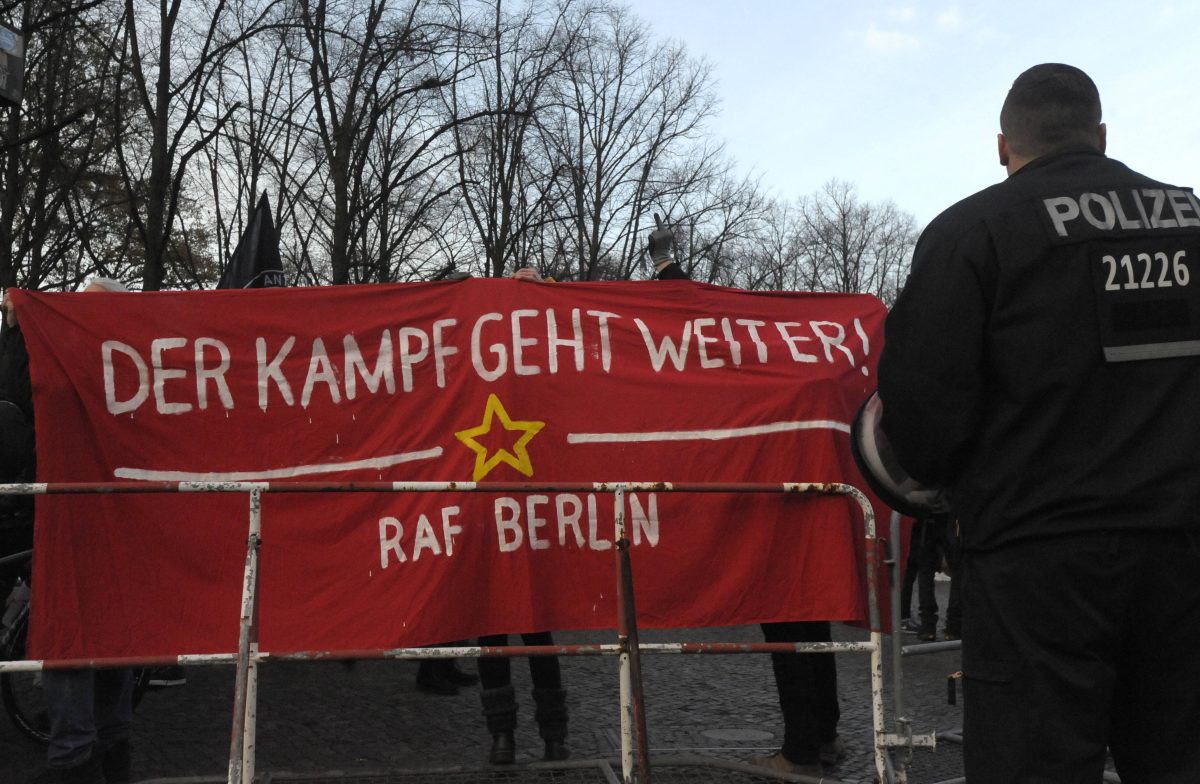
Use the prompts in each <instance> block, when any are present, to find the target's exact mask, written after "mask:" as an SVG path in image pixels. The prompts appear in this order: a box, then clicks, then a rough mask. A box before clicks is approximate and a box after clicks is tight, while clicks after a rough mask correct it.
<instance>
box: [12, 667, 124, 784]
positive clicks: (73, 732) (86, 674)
mask: <svg viewBox="0 0 1200 784" xmlns="http://www.w3.org/2000/svg"><path fill="white" fill-rule="evenodd" d="M98 681H99V683H100V684H101V685H99V686H98V685H97V684H98ZM42 686H43V688H44V690H45V694H46V706H47V709H48V711H49V714H50V740H49V743H48V744H47V747H46V768H45V770H43V771H41V772H40V773H39V774H37V776H35V777H34V779H33V782H34V784H105V782H106V776H105V752H106V751H107V750H108V749H110V748H114V749H115V748H116V747H117V745H118V742H119V741H124V746H123V751H128V740H129V732H130V727H131V725H132V719H133V705H132V695H133V674H132V672H131V671H130V670H128V669H121V670H112V671H108V672H104V673H97V672H96V671H95V670H46V671H45V672H43V673H42ZM121 753H122V751H117V752H115V754H114V758H113V763H112V770H113V774H114V778H112V779H107V780H108V781H114V782H121V781H122V778H121V776H122V775H124V777H125V778H124V780H125V781H128V780H129V765H128V763H127V761H124V760H118V759H117V756H116V755H119V754H121Z"/></svg>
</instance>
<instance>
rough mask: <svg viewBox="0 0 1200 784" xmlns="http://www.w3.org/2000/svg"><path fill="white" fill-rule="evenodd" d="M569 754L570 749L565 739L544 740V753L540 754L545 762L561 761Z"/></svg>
mask: <svg viewBox="0 0 1200 784" xmlns="http://www.w3.org/2000/svg"><path fill="white" fill-rule="evenodd" d="M570 756H571V749H570V748H569V747H568V746H567V744H566V742H565V741H561V740H548V741H546V753H545V754H543V755H542V759H544V760H545V761H546V762H562V761H563V760H565V759H566V758H567V757H570Z"/></svg>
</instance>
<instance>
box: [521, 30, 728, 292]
mask: <svg viewBox="0 0 1200 784" xmlns="http://www.w3.org/2000/svg"><path fill="white" fill-rule="evenodd" d="M581 40H582V41H584V42H585V45H583V46H580V47H576V48H575V49H574V50H573V51H572V52H571V55H570V57H568V58H567V60H566V66H567V70H566V77H567V78H566V79H564V80H561V82H560V83H559V85H558V88H557V89H558V100H557V104H556V105H555V106H554V107H552V109H551V110H550V111H548V112H544V113H543V120H542V122H541V123H540V129H541V138H542V140H543V144H544V145H545V146H546V148H547V151H548V152H547V157H548V159H549V160H550V161H552V162H553V167H554V168H553V169H552V170H551V171H558V170H561V171H563V172H565V173H566V174H567V175H568V176H567V177H565V178H562V179H559V178H555V179H554V182H555V184H556V185H558V187H559V191H558V192H557V193H556V194H555V195H556V196H557V198H558V200H559V203H561V204H563V205H564V207H565V208H566V209H568V210H569V220H568V227H569V228H568V230H566V231H563V232H562V233H561V234H560V235H559V237H558V238H557V240H558V244H559V246H560V247H562V248H563V249H564V251H566V252H568V253H569V254H570V256H571V258H572V267H573V269H572V272H573V274H574V275H575V276H576V277H578V278H580V279H584V280H591V279H595V278H598V277H628V275H629V273H630V271H631V270H632V269H633V268H634V267H635V266H636V265H637V264H638V258H639V256H638V254H639V253H640V249H641V245H642V242H643V237H642V234H643V233H644V232H643V231H642V230H641V229H642V227H643V225H644V224H643V222H644V221H646V220H648V218H649V212H650V211H651V210H652V207H653V205H655V204H656V203H658V202H659V201H661V200H662V199H663V197H664V195H665V194H666V193H668V192H669V188H671V187H674V186H673V184H672V182H671V180H676V181H677V180H678V179H679V178H678V177H674V178H671V179H670V180H669V179H667V178H665V177H663V176H662V174H663V169H664V168H665V167H666V166H667V165H669V164H671V163H675V162H678V160H679V158H680V156H683V157H686V154H687V153H688V152H690V150H689V149H688V145H689V144H691V143H693V142H698V141H699V140H701V139H702V137H703V123H704V121H705V120H706V119H707V118H708V117H710V116H711V115H712V113H713V112H714V111H715V103H714V99H713V96H712V92H711V83H710V71H709V68H708V67H707V66H706V65H704V64H703V63H699V62H697V61H695V60H693V59H692V58H690V57H689V56H688V54H687V51H686V49H684V48H683V47H681V46H677V45H666V44H662V43H661V42H659V41H655V40H653V39H652V38H651V36H650V33H649V31H648V29H647V28H646V27H645V25H644V24H642V23H641V22H639V21H638V20H637V19H636V18H635V17H634V16H633V15H632V14H631V13H630V12H629V11H628V10H627V9H625V8H623V7H620V6H604V7H603V8H602V9H601V10H600V11H598V12H597V13H594V14H591V15H589V17H588V22H587V24H586V25H584V27H583V30H582V39H581ZM559 183H561V185H559Z"/></svg>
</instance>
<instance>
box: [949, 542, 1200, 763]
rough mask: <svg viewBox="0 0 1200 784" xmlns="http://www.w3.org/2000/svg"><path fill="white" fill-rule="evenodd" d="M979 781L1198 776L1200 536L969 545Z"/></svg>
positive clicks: (967, 672) (968, 631) (971, 750)
mask: <svg viewBox="0 0 1200 784" xmlns="http://www.w3.org/2000/svg"><path fill="white" fill-rule="evenodd" d="M963 570H964V582H963V622H964V624H965V626H964V629H963V675H964V679H963V695H964V714H963V740H964V749H963V752H964V761H965V765H966V778H967V780H968V781H969V782H971V784H1009V783H1010V782H1012V783H1015V782H1031V781H1053V782H1062V783H1063V784H1071V783H1073V782H1079V783H1080V784H1095V782H1097V781H1100V779H1101V777H1102V773H1103V769H1104V759H1105V748H1106V747H1108V748H1111V750H1112V755H1113V760H1114V762H1115V763H1116V767H1117V773H1118V774H1119V775H1120V777H1121V780H1122V781H1123V782H1125V784H1195V782H1200V667H1197V651H1198V650H1200V547H1198V542H1197V536H1196V535H1187V534H1183V533H1152V532H1143V533H1131V532H1127V533H1115V532H1101V533H1093V534H1076V535H1069V536H1062V537H1058V538H1054V539H1042V540H1035V541H1030V542H1023V543H1018V544H1013V545H1009V546H1006V547H1002V548H1000V549H997V550H994V551H990V552H986V553H967V554H966V555H965V556H964V559H963Z"/></svg>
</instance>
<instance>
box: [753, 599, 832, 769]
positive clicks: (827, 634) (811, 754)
mask: <svg viewBox="0 0 1200 784" xmlns="http://www.w3.org/2000/svg"><path fill="white" fill-rule="evenodd" d="M762 631H763V639H765V640H766V641H767V642H829V641H830V640H832V639H833V636H832V633H831V631H830V626H829V621H786V622H782V623H764V624H763V625H762ZM835 655H836V654H832V653H772V654H771V666H772V667H773V668H774V670H775V687H776V689H777V690H778V692H779V707H780V709H781V710H782V711H783V749H782V751H783V756H784V757H786V758H787V759H789V760H791V761H792V762H795V763H797V764H801V765H803V764H808V763H813V762H817V759H818V757H817V753H818V750H819V749H820V746H821V744H822V743H827V742H829V741H831V740H833V739H834V738H835V737H837V734H838V732H837V726H838V719H840V718H841V708H840V706H839V705H838V686H837V662H836V661H835V660H834V656H835Z"/></svg>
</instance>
